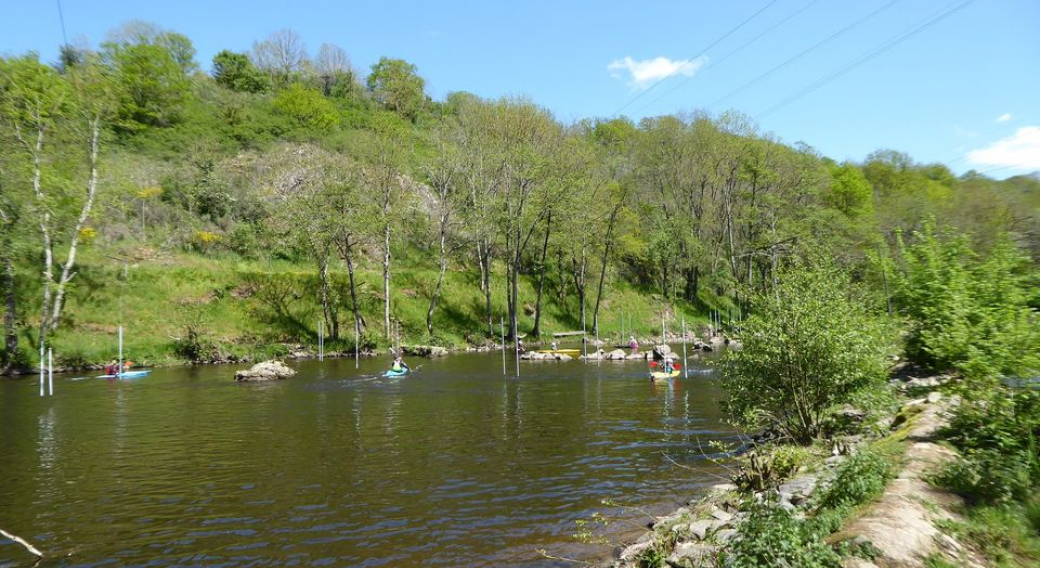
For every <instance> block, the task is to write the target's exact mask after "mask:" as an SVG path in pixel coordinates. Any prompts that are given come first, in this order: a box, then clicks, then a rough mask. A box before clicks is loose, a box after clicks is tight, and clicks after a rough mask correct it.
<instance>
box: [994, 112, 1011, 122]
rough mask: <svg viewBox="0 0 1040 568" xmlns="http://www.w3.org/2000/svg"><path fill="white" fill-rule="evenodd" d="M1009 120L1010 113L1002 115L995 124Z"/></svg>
mask: <svg viewBox="0 0 1040 568" xmlns="http://www.w3.org/2000/svg"><path fill="white" fill-rule="evenodd" d="M1009 120H1011V113H1010V112H1005V113H1004V114H1002V115H1000V116H998V117H997V122H1007V121H1009Z"/></svg>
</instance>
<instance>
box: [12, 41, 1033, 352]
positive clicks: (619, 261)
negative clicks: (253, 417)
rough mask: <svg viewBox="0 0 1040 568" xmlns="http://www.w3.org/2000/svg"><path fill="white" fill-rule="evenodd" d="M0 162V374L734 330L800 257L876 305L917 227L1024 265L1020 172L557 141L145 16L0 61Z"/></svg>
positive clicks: (338, 65) (603, 133)
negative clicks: (41, 356) (324, 339)
mask: <svg viewBox="0 0 1040 568" xmlns="http://www.w3.org/2000/svg"><path fill="white" fill-rule="evenodd" d="M203 67H207V68H206V69H203ZM0 145H2V151H0V173H2V183H0V243H2V244H0V251H2V252H0V257H2V258H0V264H2V266H3V271H2V273H3V280H2V282H0V284H2V286H0V288H2V292H3V298H4V336H5V341H4V346H3V347H4V349H3V351H2V352H0V353H2V365H0V366H2V367H3V368H5V369H10V368H14V367H25V366H31V365H32V363H31V361H32V360H33V355H32V353H34V352H35V351H36V350H37V348H38V347H39V346H40V345H41V344H46V345H48V346H53V347H55V348H56V356H57V357H58V359H59V361H60V362H62V363H64V364H68V365H74V364H82V363H88V362H94V363H96V362H98V361H102V360H105V359H107V358H109V357H110V356H111V347H110V346H111V345H112V344H113V343H114V339H115V337H114V335H115V330H116V327H117V326H118V325H119V324H123V325H125V326H127V328H128V330H129V331H128V334H127V335H128V337H129V338H130V340H129V341H130V353H129V354H130V356H131V357H134V358H136V359H138V360H146V361H148V360H150V361H164V360H171V361H172V360H192V359H200V360H201V359H206V358H220V357H225V358H226V357H229V356H231V357H234V356H247V355H250V354H254V355H255V354H260V355H262V354H265V353H270V352H277V351H279V350H281V351H284V350H285V349H287V347H286V345H290V344H298V345H299V344H302V345H305V346H306V345H314V344H315V343H316V331H317V329H316V328H317V322H318V320H321V321H322V323H323V326H324V328H325V330H326V334H327V335H328V343H327V344H328V345H329V346H342V347H347V348H349V346H350V345H352V343H353V331H354V329H355V328H357V329H359V330H360V332H361V333H360V335H361V338H362V340H363V341H364V343H365V345H367V346H382V345H387V344H389V343H390V342H391V341H392V340H393V339H394V335H395V334H396V333H397V330H398V329H400V330H401V332H402V333H403V334H404V335H405V338H404V339H405V340H406V341H409V342H426V343H441V344H449V345H463V344H466V343H470V344H482V343H484V342H486V341H488V340H490V339H492V338H494V337H497V336H499V335H500V332H501V330H500V329H498V328H499V327H501V326H500V325H498V324H499V323H500V322H501V320H503V319H504V320H505V322H506V332H507V335H508V336H510V337H512V336H514V335H522V334H529V335H532V336H541V335H543V334H546V333H547V332H549V331H560V330H573V329H582V328H585V329H587V330H589V331H590V333H592V334H595V333H597V332H598V333H600V334H601V335H608V334H611V333H615V332H620V331H621V329H622V326H621V320H622V318H626V323H625V326H624V329H625V330H626V331H628V330H636V331H639V332H642V333H644V334H649V333H650V332H651V331H653V330H657V329H659V327H660V323H661V320H662V318H663V319H665V320H666V325H667V326H669V327H670V328H671V329H673V330H674V329H676V328H677V327H678V325H679V323H680V321H681V320H682V319H683V318H685V319H687V321H690V320H698V319H699V321H701V322H703V321H707V318H708V314H709V313H712V312H716V311H717V312H719V313H721V314H722V315H723V318H724V319H728V320H735V319H737V317H738V315H739V314H743V313H745V312H746V311H747V310H748V307H749V305H750V302H751V296H752V295H753V294H755V293H761V292H763V291H767V290H770V289H772V288H775V287H776V281H777V278H778V274H780V271H781V270H782V269H783V268H784V267H785V266H788V265H791V264H793V263H797V262H798V259H802V258H808V257H809V256H814V257H821V258H829V259H832V261H833V262H834V264H835V266H836V267H837V268H838V269H839V270H841V271H843V272H845V273H846V274H850V275H852V277H853V279H854V280H856V281H857V282H860V283H862V284H864V285H866V286H868V287H870V288H871V289H873V290H875V296H876V297H875V298H874V301H875V302H882V303H885V302H893V301H897V300H898V298H897V297H896V295H895V293H894V292H893V293H892V294H887V293H886V294H882V295H877V292H876V290H878V289H884V290H890V289H894V288H895V287H896V286H897V282H896V278H897V276H896V274H895V272H894V270H895V268H896V265H897V264H900V263H901V262H902V260H901V259H900V258H899V256H898V255H899V253H900V248H899V247H900V246H901V245H900V242H901V241H900V235H902V239H903V241H902V243H903V246H912V245H914V244H915V243H916V241H917V237H916V236H914V235H915V233H913V231H915V230H919V229H921V228H922V227H923V225H922V223H924V222H925V220H926V219H927V218H929V217H934V218H935V219H936V220H937V221H936V223H937V225H938V227H941V228H942V230H946V228H948V227H953V228H956V229H957V230H958V231H961V232H962V233H963V234H965V235H967V236H966V237H964V242H963V246H971V247H972V250H974V251H975V252H976V254H979V255H981V256H983V257H986V256H987V255H988V254H989V251H990V250H991V249H994V248H996V249H997V250H1005V249H1006V250H1012V249H1014V250H1019V251H1024V253H1025V254H1026V255H1030V258H1031V260H1030V261H1028V262H1030V263H1031V264H1030V265H1031V266H1035V261H1036V259H1037V256H1038V255H1040V236H1038V235H1040V230H1038V227H1040V225H1038V222H1040V221H1038V219H1037V216H1036V215H1035V211H1036V210H1037V207H1038V203H1040V181H1038V180H1037V179H1036V178H1035V177H1029V176H1021V177H1015V178H1010V179H1008V180H1005V181H996V180H993V179H990V178H987V177H985V176H983V175H980V174H977V173H975V172H969V173H968V174H965V175H964V176H961V177H957V176H954V175H953V174H952V173H951V172H950V171H949V169H947V168H946V167H945V166H942V165H940V164H917V163H915V162H913V160H912V159H911V158H910V157H908V156H906V155H904V154H900V153H898V152H895V151H890V150H882V151H878V152H876V153H874V154H872V155H870V156H868V157H867V158H866V160H865V161H863V162H862V163H838V162H835V161H834V160H832V159H829V158H827V157H825V156H822V155H820V154H819V153H818V152H817V151H815V150H814V149H813V148H812V147H810V146H807V145H805V144H802V143H798V144H794V145H791V144H788V143H785V142H783V141H781V140H777V139H776V138H775V137H773V136H772V135H770V134H768V133H764V132H761V131H760V130H759V129H758V128H757V126H756V125H755V124H754V123H752V122H751V121H750V120H748V119H747V118H746V117H743V116H741V115H740V114H738V113H734V112H726V113H722V114H720V115H709V114H705V113H699V112H695V113H691V114H684V115H673V116H660V117H655V118H648V119H645V120H642V121H640V122H638V123H636V122H633V121H630V120H628V119H627V118H624V117H619V118H611V119H586V120H580V121H577V122H573V123H563V122H561V121H559V120H558V119H556V118H555V117H553V116H552V115H551V114H550V113H549V112H548V111H546V110H545V109H544V108H541V107H539V106H538V105H537V104H536V103H535V102H534V101H531V100H528V99H525V98H522V97H521V98H506V99H500V100H485V99H481V98H479V97H477V96H474V95H472V94H469V93H465V92H453V93H451V94H449V95H448V96H447V97H445V99H444V100H442V101H434V100H432V99H431V98H430V97H429V96H428V95H427V94H426V91H425V82H424V79H423V78H422V76H421V74H420V70H419V69H417V68H416V67H415V66H414V65H412V64H410V63H408V62H406V61H402V60H396V59H391V58H383V59H381V60H380V61H379V62H378V63H377V64H376V65H373V66H372V68H371V70H369V72H368V73H367V74H366V73H364V72H362V71H361V70H358V69H356V68H355V67H354V66H352V64H351V63H350V59H349V57H348V55H347V53H346V52H345V51H344V50H343V49H341V48H339V47H337V46H334V45H329V44H324V45H322V46H320V48H319V49H317V50H314V51H311V50H308V49H307V47H306V45H305V43H304V39H303V38H301V37H299V36H298V35H296V34H295V33H294V32H292V31H291V30H282V31H280V32H277V33H274V34H272V35H271V36H270V37H268V38H265V39H262V40H258V41H257V42H256V43H255V45H254V47H253V49H252V50H251V51H250V52H235V51H231V50H225V51H222V52H220V53H219V54H217V56H216V57H214V59H213V61H212V62H199V61H197V60H196V58H195V50H194V48H193V46H192V43H191V40H190V39H189V38H187V37H185V36H183V35H181V34H178V33H176V32H174V31H170V30H165V29H162V28H161V27H159V26H155V25H152V24H146V23H142V22H130V23H128V24H125V25H123V26H121V27H119V28H117V29H115V30H114V31H113V32H112V33H111V34H110V36H109V37H108V38H107V40H106V41H105V42H103V43H102V44H101V45H100V46H66V47H65V48H63V50H62V53H61V58H60V60H59V61H56V62H43V61H40V60H39V59H38V57H37V56H36V55H35V54H32V53H29V54H23V55H13V56H8V57H4V58H3V59H2V60H0ZM1007 235H1009V236H1007ZM993 268H996V267H993ZM904 290H905V289H904ZM171 291H176V297H171V296H174V294H173V293H167V292H171ZM227 298H232V299H233V300H234V301H231V300H228V299H227ZM233 303H237V304H239V307H238V308H235V309H232V308H231V307H230V304H233ZM1005 323H1007V322H996V323H994V325H997V326H999V325H1004V324H1005ZM915 333H918V334H919V335H920V342H919V343H920V349H927V348H928V347H927V346H926V343H927V342H928V341H935V340H938V338H936V337H935V336H934V335H931V334H930V332H929V331H928V330H926V329H921V330H917V331H916V332H915ZM947 339H949V340H950V341H953V340H954V338H947ZM135 342H136V343H135ZM970 343H971V344H973V345H974V344H975V342H970ZM917 345H918V344H917V343H915V344H913V345H912V349H918V346H917ZM966 348H967V349H969V350H970V348H968V347H966ZM918 352H919V353H924V352H926V351H915V353H918ZM955 356H956V357H969V358H970V357H971V355H970V353H961V354H957V355H955ZM976 359H978V358H976ZM932 362H933V363H935V364H944V363H945V361H940V360H935V361H932Z"/></svg>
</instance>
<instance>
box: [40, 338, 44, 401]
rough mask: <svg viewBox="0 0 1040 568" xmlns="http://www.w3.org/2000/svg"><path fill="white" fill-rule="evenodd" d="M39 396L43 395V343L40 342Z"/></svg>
mask: <svg viewBox="0 0 1040 568" xmlns="http://www.w3.org/2000/svg"><path fill="white" fill-rule="evenodd" d="M40 396H43V344H42V343H41V344H40Z"/></svg>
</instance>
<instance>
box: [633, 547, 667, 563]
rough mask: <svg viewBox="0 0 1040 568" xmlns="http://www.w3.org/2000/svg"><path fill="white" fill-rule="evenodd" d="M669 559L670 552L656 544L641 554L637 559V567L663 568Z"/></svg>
mask: <svg viewBox="0 0 1040 568" xmlns="http://www.w3.org/2000/svg"><path fill="white" fill-rule="evenodd" d="M667 557H668V552H667V551H665V550H664V547H662V546H660V545H657V544H656V543H655V544H654V545H653V546H651V547H649V548H647V549H646V550H644V551H643V552H641V553H639V556H637V557H636V565H637V566H639V568H661V567H662V566H664V561H665V558H667Z"/></svg>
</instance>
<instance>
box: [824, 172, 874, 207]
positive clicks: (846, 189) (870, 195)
mask: <svg viewBox="0 0 1040 568" xmlns="http://www.w3.org/2000/svg"><path fill="white" fill-rule="evenodd" d="M830 170H831V171H830V174H831V186H830V189H829V190H828V191H827V193H826V194H825V199H826V201H827V204H828V205H830V206H831V207H834V208H835V209H837V210H839V211H841V212H842V213H844V214H845V215H847V216H848V217H850V218H853V219H858V218H862V217H867V216H870V215H871V214H873V212H874V190H873V188H872V187H871V186H870V182H869V181H867V178H866V177H864V176H863V172H862V171H860V169H859V168H857V167H856V166H854V165H852V164H849V163H845V164H842V165H840V166H839V165H834V166H832V167H831V169H830Z"/></svg>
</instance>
